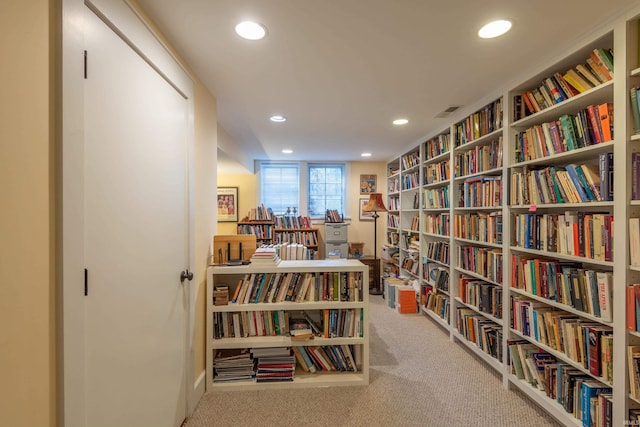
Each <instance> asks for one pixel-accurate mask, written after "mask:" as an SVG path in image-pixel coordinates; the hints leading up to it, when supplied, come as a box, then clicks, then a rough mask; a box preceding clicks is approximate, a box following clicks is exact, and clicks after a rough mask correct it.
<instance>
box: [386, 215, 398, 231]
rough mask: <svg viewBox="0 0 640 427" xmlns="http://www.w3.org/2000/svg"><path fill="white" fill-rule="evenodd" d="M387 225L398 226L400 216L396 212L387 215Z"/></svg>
mask: <svg viewBox="0 0 640 427" xmlns="http://www.w3.org/2000/svg"><path fill="white" fill-rule="evenodd" d="M387 227H390V228H400V216H399V215H396V214H389V215H387Z"/></svg>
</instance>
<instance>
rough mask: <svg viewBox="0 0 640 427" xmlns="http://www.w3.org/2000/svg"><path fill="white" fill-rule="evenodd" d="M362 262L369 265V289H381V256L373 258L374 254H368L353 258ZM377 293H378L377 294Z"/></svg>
mask: <svg viewBox="0 0 640 427" xmlns="http://www.w3.org/2000/svg"><path fill="white" fill-rule="evenodd" d="M353 259H357V260H358V261H360V262H362V263H363V264H364V265H366V266H368V267H369V290H374V291H377V292H379V291H380V258H378V259H375V260H374V259H373V257H372V256H370V255H366V256H364V257H362V258H353ZM376 295H377V294H376Z"/></svg>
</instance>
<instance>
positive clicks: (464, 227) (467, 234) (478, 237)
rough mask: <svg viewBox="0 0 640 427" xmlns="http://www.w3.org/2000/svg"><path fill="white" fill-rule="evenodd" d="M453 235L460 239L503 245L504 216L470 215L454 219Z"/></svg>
mask: <svg viewBox="0 0 640 427" xmlns="http://www.w3.org/2000/svg"><path fill="white" fill-rule="evenodd" d="M453 235H454V236H455V237H457V238H460V239H467V240H474V241H476V242H486V243H494V244H498V245H499V244H502V214H501V213H500V212H491V213H484V212H480V213H468V214H456V215H454V217H453Z"/></svg>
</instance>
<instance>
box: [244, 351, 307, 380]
mask: <svg viewBox="0 0 640 427" xmlns="http://www.w3.org/2000/svg"><path fill="white" fill-rule="evenodd" d="M251 354H252V356H253V358H254V359H257V363H256V367H257V370H256V381H257V382H259V383H260V382H280V381H293V373H294V371H295V366H296V365H295V358H294V356H292V355H291V350H290V349H289V348H288V347H267V348H252V349H251Z"/></svg>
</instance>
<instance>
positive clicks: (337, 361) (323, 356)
mask: <svg viewBox="0 0 640 427" xmlns="http://www.w3.org/2000/svg"><path fill="white" fill-rule="evenodd" d="M292 349H293V353H294V354H295V357H296V359H297V361H298V365H300V367H301V368H302V369H303V370H304V371H305V372H309V373H314V372H321V371H340V372H357V371H358V366H359V362H358V350H357V347H355V346H349V345H344V344H343V345H323V346H296V347H292Z"/></svg>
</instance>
